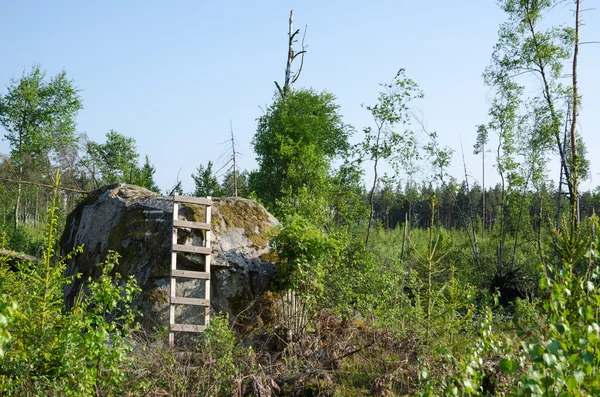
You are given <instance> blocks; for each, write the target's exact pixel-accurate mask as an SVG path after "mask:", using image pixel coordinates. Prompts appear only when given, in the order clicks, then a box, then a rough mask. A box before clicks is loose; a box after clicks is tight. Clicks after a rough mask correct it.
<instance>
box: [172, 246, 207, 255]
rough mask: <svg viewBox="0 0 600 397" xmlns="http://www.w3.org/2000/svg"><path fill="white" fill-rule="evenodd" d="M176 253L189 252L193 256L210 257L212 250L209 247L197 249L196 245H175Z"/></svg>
mask: <svg viewBox="0 0 600 397" xmlns="http://www.w3.org/2000/svg"><path fill="white" fill-rule="evenodd" d="M173 251H174V252H189V253H191V254H205V255H210V254H211V252H212V250H211V249H210V248H208V247H196V246H195V245H183V244H173Z"/></svg>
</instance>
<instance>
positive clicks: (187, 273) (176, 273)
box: [171, 270, 210, 280]
mask: <svg viewBox="0 0 600 397" xmlns="http://www.w3.org/2000/svg"><path fill="white" fill-rule="evenodd" d="M171 277H184V278H199V279H202V280H210V273H208V272H194V271H191V270H171Z"/></svg>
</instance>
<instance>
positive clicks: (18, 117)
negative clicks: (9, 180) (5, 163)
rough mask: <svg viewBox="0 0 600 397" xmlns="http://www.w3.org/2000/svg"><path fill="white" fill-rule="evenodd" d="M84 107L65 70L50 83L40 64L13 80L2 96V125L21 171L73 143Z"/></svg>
mask: <svg viewBox="0 0 600 397" xmlns="http://www.w3.org/2000/svg"><path fill="white" fill-rule="evenodd" d="M81 108H82V105H81V98H80V97H79V91H78V90H77V88H75V87H74V85H73V81H71V80H68V79H67V75H66V72H64V71H62V72H61V73H59V74H58V75H56V76H55V77H53V78H51V79H50V81H46V74H45V72H44V71H42V70H41V69H40V66H39V65H33V66H32V68H31V71H30V72H29V73H27V74H26V73H23V75H22V76H21V78H20V79H19V80H15V79H13V80H11V82H10V85H9V86H8V92H7V93H6V94H5V95H4V96H0V125H2V126H3V127H4V128H5V129H6V132H7V133H6V135H5V138H6V139H7V140H8V142H9V145H10V148H11V159H12V160H13V161H14V162H15V164H16V166H17V168H19V167H21V166H23V165H24V164H25V163H26V161H28V160H30V161H38V162H39V161H44V158H43V156H44V155H47V154H48V152H49V151H50V150H51V149H53V148H56V147H57V146H58V144H60V143H65V142H68V141H73V140H74V138H75V136H74V133H75V117H76V115H77V112H78V111H79V110H80V109H81Z"/></svg>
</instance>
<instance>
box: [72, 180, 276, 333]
mask: <svg viewBox="0 0 600 397" xmlns="http://www.w3.org/2000/svg"><path fill="white" fill-rule="evenodd" d="M213 202H214V204H213V207H212V213H211V215H212V222H211V224H212V229H213V233H212V239H211V244H212V260H211V311H212V312H227V313H229V314H230V315H231V316H235V315H236V314H238V313H239V312H241V311H242V310H244V309H245V308H246V307H247V306H248V305H249V304H250V303H251V302H252V301H253V300H254V299H256V298H258V297H259V296H260V295H261V294H263V293H264V292H266V291H267V290H268V288H269V285H270V283H271V280H272V278H273V275H274V273H275V266H274V264H273V263H272V262H270V261H269V257H270V256H269V237H270V235H271V233H272V231H273V229H274V228H275V227H276V226H278V225H279V222H278V221H277V219H275V218H274V217H273V216H272V215H271V214H270V213H269V212H267V211H266V210H265V209H264V207H262V206H261V205H260V204H258V203H256V202H254V201H252V200H247V199H241V198H213ZM172 214H173V201H172V198H169V197H162V196H159V195H157V194H155V193H153V192H151V191H149V190H146V189H143V188H140V187H137V186H132V185H124V184H120V185H110V186H105V187H103V188H101V189H99V190H96V191H94V192H92V193H90V194H89V195H88V197H87V198H86V199H85V200H84V201H82V202H81V203H80V204H79V205H78V206H77V207H76V208H75V209H74V210H73V211H72V212H71V213H70V214H69V216H68V218H67V224H66V227H65V231H64V233H63V235H62V238H61V252H62V254H63V255H64V254H66V253H68V252H70V251H71V250H72V249H73V248H74V247H77V246H79V245H83V246H84V252H83V254H80V255H77V256H75V257H74V258H73V259H71V260H70V261H68V262H67V274H68V275H74V274H78V273H80V274H81V275H82V277H81V278H78V279H75V280H74V282H73V283H72V284H70V285H68V286H67V288H66V289H65V296H66V299H67V302H68V303H70V302H73V300H74V299H75V297H76V296H77V294H78V293H79V291H81V290H82V289H84V287H85V282H87V280H88V278H89V277H91V278H95V277H97V276H98V275H99V274H100V269H99V268H98V267H97V266H96V264H98V263H102V262H103V261H104V259H105V258H106V254H107V252H108V251H109V250H113V251H117V252H118V253H119V254H120V255H121V259H120V261H119V266H118V267H117V271H118V272H119V273H120V274H121V276H122V277H123V278H126V277H127V276H129V275H134V276H135V278H136V279H137V281H138V283H139V285H140V286H141V288H142V291H143V292H142V295H141V296H140V297H139V298H138V300H137V303H138V305H139V307H140V308H141V311H142V313H143V315H144V320H143V324H144V326H145V328H147V329H151V328H152V327H154V326H164V325H166V324H167V323H168V321H167V320H168V296H169V274H170V263H171V254H170V252H171V251H170V249H171V241H172V222H171V221H172V216H173V215H172ZM179 219H182V220H190V221H196V222H203V221H204V220H205V219H204V207H202V206H197V205H190V204H179ZM177 237H178V238H177V240H178V241H177V242H178V243H179V244H186V243H187V244H191V243H193V244H194V245H198V244H199V243H201V242H202V239H203V235H202V233H201V232H200V231H193V230H189V229H179V232H178V236H177ZM178 268H180V269H184V270H197V271H203V270H204V257H203V256H202V255H189V254H179V255H178ZM177 295H178V296H185V297H197V298H203V297H204V282H203V281H202V280H189V279H185V280H183V279H182V280H178V290H177ZM203 317H204V316H203V312H202V308H199V307H178V308H177V311H176V321H177V322H185V323H196V324H202V320H203Z"/></svg>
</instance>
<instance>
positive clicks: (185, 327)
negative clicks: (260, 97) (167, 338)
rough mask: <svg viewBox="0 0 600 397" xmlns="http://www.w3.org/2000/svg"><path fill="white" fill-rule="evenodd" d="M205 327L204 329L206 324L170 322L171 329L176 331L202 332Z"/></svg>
mask: <svg viewBox="0 0 600 397" xmlns="http://www.w3.org/2000/svg"><path fill="white" fill-rule="evenodd" d="M205 329H206V325H195V324H171V331H177V332H202V331H204V330H205Z"/></svg>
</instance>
